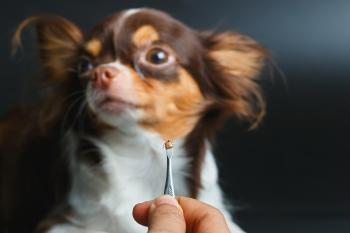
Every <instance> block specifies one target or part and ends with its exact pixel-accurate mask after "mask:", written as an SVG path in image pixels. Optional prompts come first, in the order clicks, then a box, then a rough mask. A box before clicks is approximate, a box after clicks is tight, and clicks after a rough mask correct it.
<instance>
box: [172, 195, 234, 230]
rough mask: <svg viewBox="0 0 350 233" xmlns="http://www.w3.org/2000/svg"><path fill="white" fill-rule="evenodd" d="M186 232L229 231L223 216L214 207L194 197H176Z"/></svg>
mask: <svg viewBox="0 0 350 233" xmlns="http://www.w3.org/2000/svg"><path fill="white" fill-rule="evenodd" d="M177 200H178V203H179V205H180V206H181V208H182V209H183V212H184V217H185V220H186V226H187V231H188V232H193V233H195V232H200V233H212V232H215V233H230V230H229V228H228V226H227V224H226V220H225V217H224V216H223V214H222V213H221V212H220V211H219V210H218V209H216V208H214V207H212V206H210V205H208V204H205V203H203V202H200V201H198V200H195V199H191V198H186V197H178V198H177Z"/></svg>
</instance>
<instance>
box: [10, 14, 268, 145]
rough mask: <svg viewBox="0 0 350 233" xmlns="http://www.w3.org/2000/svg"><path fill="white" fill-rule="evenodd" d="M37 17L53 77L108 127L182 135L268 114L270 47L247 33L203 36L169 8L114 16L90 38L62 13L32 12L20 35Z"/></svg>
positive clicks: (46, 63) (167, 136)
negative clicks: (230, 117) (262, 75)
mask: <svg viewBox="0 0 350 233" xmlns="http://www.w3.org/2000/svg"><path fill="white" fill-rule="evenodd" d="M29 22H33V23H35V25H36V29H37V34H38V41H39V48H40V53H41V57H42V58H43V59H42V61H43V64H44V68H45V71H46V74H47V75H48V76H49V77H50V78H49V79H50V80H51V81H52V82H56V83H60V85H59V86H61V87H62V86H63V87H67V86H70V88H65V90H69V91H65V92H66V93H65V95H69V94H72V93H74V91H77V90H76V89H78V90H80V91H82V92H83V93H84V94H85V97H84V99H85V101H83V102H84V103H87V106H88V109H89V111H90V112H91V113H93V115H94V116H95V118H96V120H97V121H99V122H102V123H103V124H104V125H107V126H108V127H111V128H114V127H115V128H119V129H123V130H128V129H131V128H133V127H135V126H136V127H141V128H144V129H146V130H149V131H152V132H156V133H159V134H160V135H161V136H162V137H163V138H164V139H175V138H178V137H182V136H185V135H186V134H188V133H189V132H190V131H191V130H192V129H193V128H194V127H195V125H196V124H197V123H198V122H199V121H200V119H201V118H204V117H206V116H207V118H208V117H209V118H211V117H213V116H216V117H219V116H223V115H227V114H228V113H234V114H236V115H237V116H239V117H243V118H246V119H248V120H251V121H255V120H257V119H259V118H260V117H261V115H262V113H263V111H264V104H263V101H262V98H261V94H260V90H259V88H258V86H257V85H256V83H255V82H254V78H255V77H256V76H257V74H258V73H259V70H260V68H261V64H262V61H263V57H264V50H263V49H262V48H261V47H260V46H258V45H257V44H256V43H255V42H254V41H253V40H251V39H249V38H247V37H244V36H242V35H239V34H236V33H216V34H215V33H210V34H209V33H206V34H205V33H200V32H196V31H193V30H191V29H189V28H188V27H186V26H185V25H183V24H182V23H180V22H178V21H176V20H175V19H173V18H172V17H170V16H169V15H167V14H165V13H163V12H160V11H156V10H151V9H138V10H128V11H122V12H119V13H117V14H115V15H112V16H110V17H108V18H106V19H105V20H103V21H102V22H101V23H99V24H98V25H97V26H95V27H94V29H93V30H92V32H91V33H90V34H87V35H84V34H83V33H82V32H81V30H80V29H79V28H78V27H76V26H75V25H74V24H72V23H71V22H69V21H67V20H65V19H63V18H61V17H56V16H55V17H52V16H51V17H44V16H37V17H32V18H29V19H27V20H26V21H24V22H23V23H22V24H21V25H20V27H19V30H18V32H17V35H16V37H15V39H18V38H19V33H20V31H21V29H22V28H23V27H24V26H25V25H27V24H28V23H29ZM72 87H74V88H72ZM58 91H59V90H58ZM61 97H62V98H64V96H61ZM51 105H52V104H51Z"/></svg>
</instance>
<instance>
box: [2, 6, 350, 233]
mask: <svg viewBox="0 0 350 233" xmlns="http://www.w3.org/2000/svg"><path fill="white" fill-rule="evenodd" d="M142 6H147V7H154V8H158V9H161V10H165V11H167V12H169V13H170V14H172V15H173V16H174V17H176V18H178V19H179V20H181V21H183V22H184V23H186V24H187V25H189V26H190V27H192V28H195V29H198V30H207V29H217V28H219V29H220V30H235V31H238V32H241V33H243V34H246V35H249V36H251V37H253V38H254V39H256V40H257V41H259V42H260V43H261V44H262V45H264V46H265V47H266V48H268V49H269V50H270V52H271V54H272V57H273V60H274V63H275V65H276V67H278V69H275V70H274V72H273V75H271V74H270V72H269V71H268V70H266V71H265V72H264V73H263V75H262V81H261V85H262V86H263V89H264V92H265V96H266V99H267V106H268V107H267V116H266V119H265V121H264V122H263V124H262V125H261V127H260V128H259V129H258V130H255V131H248V130H247V129H246V128H245V127H244V126H242V125H240V124H238V123H237V122H236V121H234V120H233V119H232V120H231V121H229V122H227V124H226V125H225V127H224V128H223V129H222V130H221V132H220V133H219V135H218V138H217V142H216V145H215V152H216V154H217V155H218V163H219V167H220V176H221V181H222V182H221V184H222V186H223V189H224V190H225V193H226V196H227V198H228V199H229V200H230V201H231V202H233V203H234V204H235V205H236V206H237V209H236V213H235V216H236V218H237V221H238V222H239V224H240V225H241V226H242V227H243V229H245V230H246V231H247V232H248V233H265V232H268V233H292V232H293V233H313V232H318V233H326V232H327V233H343V232H344V233H349V232H350V156H349V155H350V143H349V142H348V141H349V136H348V134H349V133H350V123H349V119H350V104H349V100H350V26H349V25H350V1H348V0H308V1H304V0H294V1H287V0H264V1H261V0H215V1H209V0H176V1H175V0H172V1H170V0H168V1H164V0H150V1H130V0H129V1H118V0H115V1H113V0H104V1H89V0H85V1H81V0H76V1H68V0H60V1H45V0H36V1H34V0H26V1H25V0H11V1H9V0H3V1H2V4H1V9H0V28H1V33H0V65H1V66H0V67H1V75H0V80H1V85H0V114H3V113H5V112H6V111H8V110H9V109H10V108H11V107H12V106H14V105H15V104H16V103H25V102H28V101H31V100H33V99H35V97H36V96H37V89H36V88H37V86H36V85H35V83H34V82H33V77H35V74H37V68H38V64H37V61H36V55H35V51H34V49H33V46H32V45H33V44H34V43H33V42H34V41H31V39H30V38H31V37H30V36H29V34H28V33H25V36H24V45H25V50H24V52H20V53H19V55H18V56H16V58H15V59H12V58H11V56H10V38H11V35H12V33H13V31H14V29H15V27H16V25H17V23H19V22H20V21H21V20H22V19H23V18H24V17H26V16H29V15H31V14H35V13H43V12H49V13H57V14H61V15H63V16H65V17H67V18H68V19H70V20H72V21H73V22H75V23H76V24H77V25H79V26H81V27H82V28H83V29H85V30H89V29H90V28H91V27H92V26H93V25H94V24H95V23H96V22H97V21H99V20H100V19H102V18H103V17H105V16H107V15H110V14H111V13H113V12H114V11H116V10H119V9H125V8H133V7H142ZM279 70H280V71H279Z"/></svg>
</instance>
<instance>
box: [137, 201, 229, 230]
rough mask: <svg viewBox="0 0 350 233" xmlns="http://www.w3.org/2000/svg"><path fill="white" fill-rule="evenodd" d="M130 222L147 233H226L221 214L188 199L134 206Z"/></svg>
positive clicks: (151, 202)
mask: <svg viewBox="0 0 350 233" xmlns="http://www.w3.org/2000/svg"><path fill="white" fill-rule="evenodd" d="M133 216H134V219H135V220H136V221H137V222H138V223H139V224H142V225H144V226H147V227H148V233H213V232H215V233H229V232H230V230H229V229H228V226H227V224H226V221H225V218H224V216H223V215H222V213H221V212H220V211H219V210H217V209H216V208H214V207H212V206H210V205H207V204H205V203H203V202H200V201H198V200H195V199H192V198H186V197H177V198H176V199H174V198H172V197H170V196H166V195H165V196H160V197H158V198H156V199H155V200H153V201H146V202H143V203H139V204H137V205H135V207H134V209H133Z"/></svg>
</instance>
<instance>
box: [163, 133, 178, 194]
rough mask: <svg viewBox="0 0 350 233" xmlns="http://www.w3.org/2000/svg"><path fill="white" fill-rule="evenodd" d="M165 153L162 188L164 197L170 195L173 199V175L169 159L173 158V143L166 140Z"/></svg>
mask: <svg viewBox="0 0 350 233" xmlns="http://www.w3.org/2000/svg"><path fill="white" fill-rule="evenodd" d="M164 147H165V153H166V179H165V187H164V195H170V196H172V197H174V198H175V192H174V184H173V174H172V167H171V159H172V157H173V143H172V142H171V141H170V140H168V141H166V142H165V143H164Z"/></svg>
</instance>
